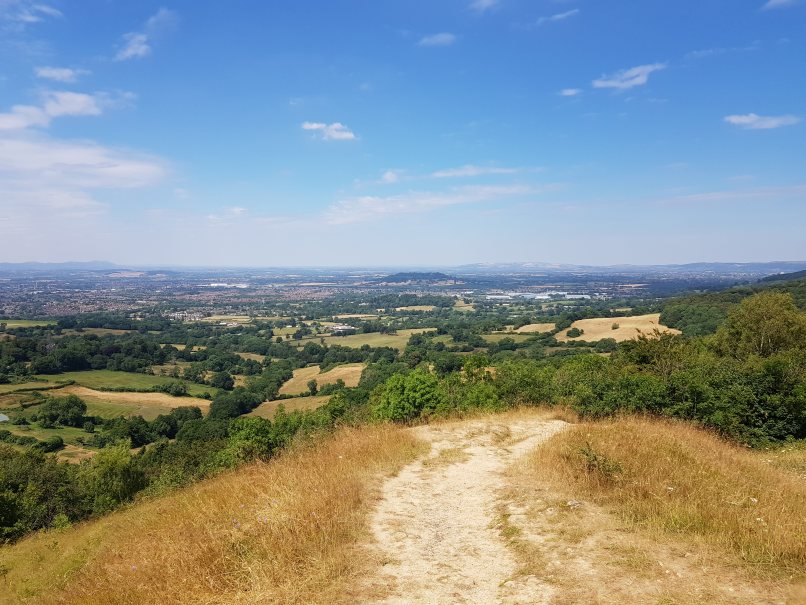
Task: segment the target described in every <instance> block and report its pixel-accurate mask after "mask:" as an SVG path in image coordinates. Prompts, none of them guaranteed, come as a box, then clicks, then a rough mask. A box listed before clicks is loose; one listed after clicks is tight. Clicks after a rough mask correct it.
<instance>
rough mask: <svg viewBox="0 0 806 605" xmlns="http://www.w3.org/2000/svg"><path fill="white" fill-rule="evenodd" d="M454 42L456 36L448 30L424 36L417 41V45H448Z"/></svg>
mask: <svg viewBox="0 0 806 605" xmlns="http://www.w3.org/2000/svg"><path fill="white" fill-rule="evenodd" d="M454 42H456V36H455V35H454V34H451V33H449V32H442V33H440V34H433V35H431V36H424V37H422V38H420V41H419V42H417V46H450V45H451V44H453V43H454Z"/></svg>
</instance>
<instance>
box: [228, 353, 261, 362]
mask: <svg viewBox="0 0 806 605" xmlns="http://www.w3.org/2000/svg"><path fill="white" fill-rule="evenodd" d="M235 354H236V355H237V356H238V357H240V358H241V359H251V360H252V361H257V362H258V363H263V361H264V360H265V359H266V356H265V355H260V354H259V353H235Z"/></svg>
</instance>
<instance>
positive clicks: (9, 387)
mask: <svg viewBox="0 0 806 605" xmlns="http://www.w3.org/2000/svg"><path fill="white" fill-rule="evenodd" d="M53 386H55V383H54V382H50V381H31V382H21V383H18V384H0V395H3V394H5V393H14V392H16V391H40V390H42V389H49V388H51V387H53Z"/></svg>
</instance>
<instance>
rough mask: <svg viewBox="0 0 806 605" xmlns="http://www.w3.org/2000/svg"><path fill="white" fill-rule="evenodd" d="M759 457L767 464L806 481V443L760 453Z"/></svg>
mask: <svg viewBox="0 0 806 605" xmlns="http://www.w3.org/2000/svg"><path fill="white" fill-rule="evenodd" d="M759 457H760V458H761V459H762V460H764V462H766V463H767V464H772V465H773V466H776V467H778V468H782V469H784V470H787V471H791V472H793V473H796V474H798V475H799V476H800V477H801V478H802V479H806V441H804V440H801V441H797V442H794V443H787V444H786V445H784V446H782V447H780V448H776V449H772V450H767V451H765V452H761V453H759Z"/></svg>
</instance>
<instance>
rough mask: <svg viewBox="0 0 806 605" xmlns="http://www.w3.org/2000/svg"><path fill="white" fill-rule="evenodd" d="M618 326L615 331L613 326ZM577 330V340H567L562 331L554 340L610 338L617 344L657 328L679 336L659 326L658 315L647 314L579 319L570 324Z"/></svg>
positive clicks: (590, 340) (566, 334)
mask: <svg viewBox="0 0 806 605" xmlns="http://www.w3.org/2000/svg"><path fill="white" fill-rule="evenodd" d="M616 324H618V327H617V328H616V329H613V326H614V325H616ZM572 328H578V329H580V330H582V331H583V334H582V336H580V337H579V338H576V339H574V338H569V337H568V330H563V331H562V332H560V333H559V334H557V336H556V338H557V340H559V341H562V342H568V341H570V340H584V341H587V342H596V341H597V340H603V339H605V338H612V339H613V340H615V341H617V342H623V341H625V340H632V339H634V338H636V337H637V336H638V334H639V332H643V333H644V334H651V333H652V331H653V330H654V329H655V328H657V329H658V330H660V331H661V332H668V333H670V334H680V330H676V329H674V328H667V327H666V326H663V325H661V324H660V313H649V314H647V315H635V316H633V317H599V318H596V319H580V320H579V321H575V322H574V323H573V324H571V328H569V330H570V329H572Z"/></svg>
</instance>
